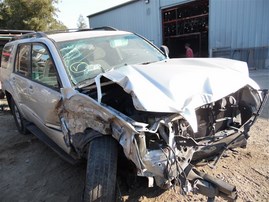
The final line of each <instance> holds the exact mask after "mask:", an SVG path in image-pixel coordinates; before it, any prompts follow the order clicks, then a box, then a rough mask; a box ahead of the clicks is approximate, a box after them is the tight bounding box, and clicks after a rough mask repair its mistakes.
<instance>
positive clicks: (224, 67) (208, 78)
mask: <svg viewBox="0 0 269 202" xmlns="http://www.w3.org/2000/svg"><path fill="white" fill-rule="evenodd" d="M102 76H104V77H106V78H108V79H110V80H111V81H113V82H116V83H117V84H119V85H120V86H121V87H122V88H123V89H124V90H125V91H126V92H127V93H130V94H131V95H132V98H133V103H134V106H135V108H136V109H137V110H142V111H151V112H172V113H180V114H181V115H183V116H184V117H185V118H186V119H187V120H188V121H189V123H190V124H191V125H192V127H193V130H194V131H196V130H197V123H196V115H195V109H196V108H197V107H200V106H202V105H205V104H207V103H211V102H213V101H217V100H219V99H221V98H222V97H225V96H227V95H229V94H231V93H233V92H235V91H237V90H238V89H240V88H242V87H244V86H246V85H251V86H252V87H254V88H259V87H258V85H257V84H256V83H255V82H254V81H253V80H251V79H250V78H249V75H248V67H247V64H246V63H245V62H241V61H236V60H230V59H224V58H192V59H189V58H184V59H168V60H166V61H161V62H157V63H152V64H148V65H126V66H124V67H122V68H119V69H116V70H112V71H109V72H106V73H104V74H103V75H102Z"/></svg>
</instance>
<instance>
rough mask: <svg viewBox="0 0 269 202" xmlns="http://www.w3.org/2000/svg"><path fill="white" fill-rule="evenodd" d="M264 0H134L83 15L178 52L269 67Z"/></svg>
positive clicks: (268, 27) (266, 3)
mask: <svg viewBox="0 0 269 202" xmlns="http://www.w3.org/2000/svg"><path fill="white" fill-rule="evenodd" d="M268 11H269V1H268V0H134V1H131V2H128V3H126V4H123V5H119V6H117V7H114V8H111V9H108V10H105V11H102V12H99V13H93V14H91V15H89V16H88V18H89V22H90V26H91V27H99V26H104V25H106V26H112V27H115V28H117V29H121V30H128V31H131V32H136V33H138V34H141V35H143V36H145V37H146V38H148V39H149V40H151V41H152V42H153V43H154V44H155V45H157V46H161V45H162V44H165V45H167V46H168V47H169V49H170V52H171V55H170V57H183V56H184V43H186V42H188V43H191V45H192V47H193V49H194V52H195V55H196V56H197V57H204V56H213V57H227V58H234V59H239V60H243V61H246V62H248V64H249V66H250V67H251V68H269V23H268V19H269V12H268Z"/></svg>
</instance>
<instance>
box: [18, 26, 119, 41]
mask: <svg viewBox="0 0 269 202" xmlns="http://www.w3.org/2000/svg"><path fill="white" fill-rule="evenodd" d="M95 30H105V31H117V29H116V28H114V27H109V26H103V27H96V28H87V29H67V30H52V31H46V32H34V31H33V32H30V33H26V34H22V35H20V36H17V37H15V40H17V39H28V38H41V37H48V35H49V34H58V33H68V32H83V31H95Z"/></svg>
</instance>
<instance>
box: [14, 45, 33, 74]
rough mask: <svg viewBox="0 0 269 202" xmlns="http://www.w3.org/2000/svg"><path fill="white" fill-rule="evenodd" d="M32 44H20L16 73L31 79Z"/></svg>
mask: <svg viewBox="0 0 269 202" xmlns="http://www.w3.org/2000/svg"><path fill="white" fill-rule="evenodd" d="M30 53H31V45H30V44H20V45H19V46H18V49H17V55H16V65H15V67H16V69H15V71H16V72H17V73H19V74H21V75H23V76H26V77H29V76H30V72H31V66H30V55H31V54H30Z"/></svg>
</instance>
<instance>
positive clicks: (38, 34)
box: [16, 32, 47, 39]
mask: <svg viewBox="0 0 269 202" xmlns="http://www.w3.org/2000/svg"><path fill="white" fill-rule="evenodd" d="M41 37H47V35H46V34H45V33H44V32H33V33H28V34H23V35H21V36H18V37H17V38H16V39H28V38H41Z"/></svg>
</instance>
